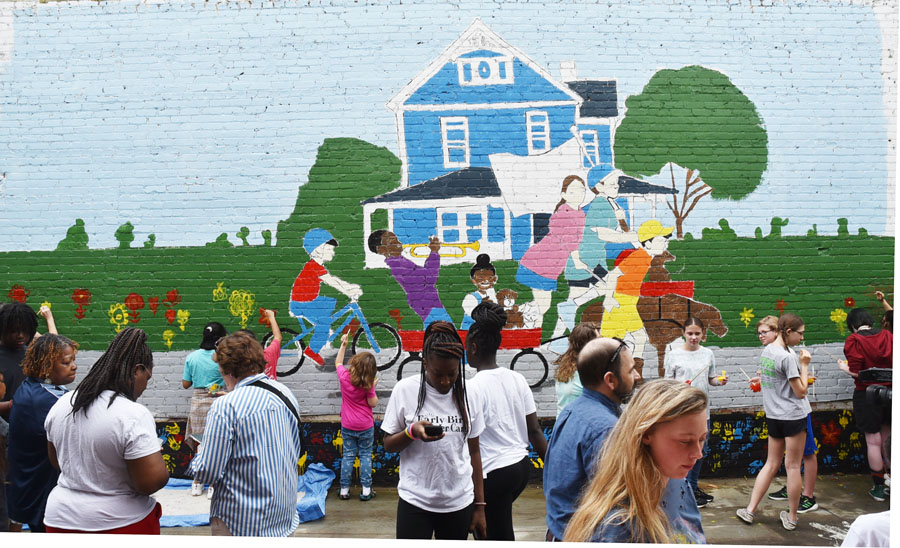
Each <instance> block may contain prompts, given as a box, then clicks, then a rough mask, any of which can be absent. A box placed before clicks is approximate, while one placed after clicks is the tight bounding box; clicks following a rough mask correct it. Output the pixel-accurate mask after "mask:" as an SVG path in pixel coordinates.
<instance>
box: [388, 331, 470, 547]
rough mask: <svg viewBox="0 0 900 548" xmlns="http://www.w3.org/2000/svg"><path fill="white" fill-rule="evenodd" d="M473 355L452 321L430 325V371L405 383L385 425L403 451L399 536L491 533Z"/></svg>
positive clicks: (426, 348)
mask: <svg viewBox="0 0 900 548" xmlns="http://www.w3.org/2000/svg"><path fill="white" fill-rule="evenodd" d="M464 356H465V352H464V349H463V344H462V341H461V340H460V338H459V334H458V333H457V332H456V329H455V328H454V327H453V324H451V323H449V322H442V321H437V322H434V323H432V324H430V325H429V326H428V327H427V328H426V329H425V342H424V345H423V348H422V373H421V375H420V376H419V377H407V378H405V379H403V380H401V381H399V382H398V383H397V384H396V385H395V386H394V390H393V392H392V394H391V399H390V400H389V401H388V405H387V410H386V411H385V413H384V421H383V422H382V424H381V429H382V430H383V431H384V449H385V450H386V451H390V452H392V453H400V483H399V484H398V485H397V494H398V495H399V499H398V501H397V538H417V539H430V538H432V536H433V537H434V538H437V539H445V540H465V539H466V538H467V537H468V533H469V531H473V532H474V533H475V536H476V538H484V536H485V515H484V507H485V501H484V491H483V488H482V473H481V450H480V449H479V445H478V436H479V435H480V434H481V432H482V430H484V419H483V417H482V415H481V412H480V409H481V408H480V405H478V404H477V402H475V401H474V400H473V399H472V395H471V394H469V395H467V394H466V385H465V376H464V374H463V370H462V366H463V360H464Z"/></svg>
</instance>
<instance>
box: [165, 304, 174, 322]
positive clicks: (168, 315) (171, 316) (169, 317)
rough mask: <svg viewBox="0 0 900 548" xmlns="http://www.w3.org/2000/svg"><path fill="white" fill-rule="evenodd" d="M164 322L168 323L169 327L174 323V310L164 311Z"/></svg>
mask: <svg viewBox="0 0 900 548" xmlns="http://www.w3.org/2000/svg"><path fill="white" fill-rule="evenodd" d="M166 320H168V321H169V325H172V323H173V322H174V321H175V309H174V308H170V309H168V310H166Z"/></svg>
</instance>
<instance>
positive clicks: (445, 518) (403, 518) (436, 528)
mask: <svg viewBox="0 0 900 548" xmlns="http://www.w3.org/2000/svg"><path fill="white" fill-rule="evenodd" d="M474 511H475V505H474V504H470V505H468V506H466V507H465V508H463V509H462V510H457V511H456V512H446V513H444V512H429V511H428V510H423V509H421V508H419V507H418V506H414V505H412V504H410V503H408V502H406V501H405V500H403V499H402V498H399V497H398V498H397V538H414V539H430V538H431V537H432V535H433V536H434V538H436V539H438V540H466V539H467V538H469V525H471V523H472V513H473V512H474Z"/></svg>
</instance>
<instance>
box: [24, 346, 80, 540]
mask: <svg viewBox="0 0 900 548" xmlns="http://www.w3.org/2000/svg"><path fill="white" fill-rule="evenodd" d="M77 350H78V344H77V343H75V342H73V341H72V340H70V339H68V338H66V337H63V336H60V335H54V334H50V333H48V334H46V335H43V336H42V337H38V338H36V339H34V340H33V341H32V342H31V344H30V345H29V346H28V348H27V349H26V351H25V359H23V360H22V370H23V372H24V373H25V381H24V382H22V384H21V385H20V386H19V389H18V390H16V393H15V395H14V396H13V399H14V401H15V402H16V404H15V405H14V406H13V408H12V412H11V413H10V418H9V473H8V474H7V481H8V485H7V486H6V491H7V499H8V504H9V517H10V518H11V519H13V520H15V521H18V522H19V523H27V524H28V528H29V529H30V530H31V531H32V532H43V531H44V510H45V508H46V506H47V497H48V496H50V491H52V490H53V487H54V486H55V485H56V480H57V478H58V477H59V470H57V469H56V468H54V467H53V465H52V464H51V463H50V456H49V455H48V454H47V432H46V431H45V430H44V419H46V418H47V413H48V412H49V411H50V408H51V407H53V404H55V403H56V401H57V400H58V399H59V397H60V396H62V395H63V394H65V393H66V392H67V391H68V390H66V388H64V385H67V384H69V383H71V382H72V381H74V380H75V371H76V370H77V366H76V365H75V353H76V351H77Z"/></svg>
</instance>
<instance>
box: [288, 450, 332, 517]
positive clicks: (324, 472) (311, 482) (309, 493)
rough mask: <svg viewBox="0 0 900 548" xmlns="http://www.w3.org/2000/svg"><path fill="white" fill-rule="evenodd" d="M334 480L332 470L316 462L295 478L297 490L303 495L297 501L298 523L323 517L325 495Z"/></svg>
mask: <svg viewBox="0 0 900 548" xmlns="http://www.w3.org/2000/svg"><path fill="white" fill-rule="evenodd" d="M332 481H334V472H333V471H331V470H329V469H328V468H326V467H325V465H324V464H322V463H319V462H316V463H313V464H310V465H309V466H308V467H307V468H306V473H305V474H303V475H302V476H300V477H299V478H297V492H298V493H300V492H304V493H305V495H304V496H303V498H302V499H300V500H299V501H298V502H297V513H298V514H300V523H305V522H307V521H315V520H317V519H322V518H323V517H325V497H327V496H328V488H329V487H331V482H332Z"/></svg>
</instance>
